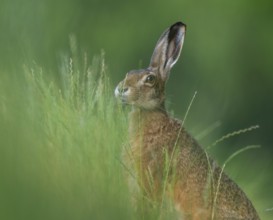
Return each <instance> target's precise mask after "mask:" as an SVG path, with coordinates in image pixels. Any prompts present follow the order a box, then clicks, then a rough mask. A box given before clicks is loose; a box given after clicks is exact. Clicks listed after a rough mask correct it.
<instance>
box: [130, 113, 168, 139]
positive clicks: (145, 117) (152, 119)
mask: <svg viewBox="0 0 273 220" xmlns="http://www.w3.org/2000/svg"><path fill="white" fill-rule="evenodd" d="M168 119H169V116H168V114H167V112H166V111H165V109H158V110H153V111H151V110H145V109H140V108H134V109H132V111H131V112H130V115H129V133H130V136H131V137H134V136H138V135H143V134H145V133H146V132H147V131H148V132H149V131H152V130H155V129H157V127H159V126H161V125H162V124H164V123H166V121H167V120H168Z"/></svg>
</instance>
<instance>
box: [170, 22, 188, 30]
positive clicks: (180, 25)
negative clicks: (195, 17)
mask: <svg viewBox="0 0 273 220" xmlns="http://www.w3.org/2000/svg"><path fill="white" fill-rule="evenodd" d="M182 27H183V28H185V29H186V27H187V25H186V24H184V23H183V22H181V21H178V22H176V23H174V24H173V25H172V26H171V29H173V28H174V29H176V28H182Z"/></svg>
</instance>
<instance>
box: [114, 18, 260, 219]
mask: <svg viewBox="0 0 273 220" xmlns="http://www.w3.org/2000/svg"><path fill="white" fill-rule="evenodd" d="M185 32H186V25H185V24H183V23H182V22H177V23H175V24H173V25H172V26H171V27H169V28H168V29H167V30H166V31H165V32H163V34H162V35H161V37H160V38H159V40H158V42H157V44H156V46H155V49H154V52H153V55H152V58H151V61H150V65H149V67H148V68H146V69H140V70H132V71H130V72H128V73H127V74H126V77H125V79H124V80H123V81H121V82H120V83H119V84H118V86H117V87H116V89H115V96H116V97H117V98H118V99H119V100H121V101H122V102H124V103H125V104H128V105H131V106H132V111H131V112H130V114H129V139H130V140H129V141H130V150H129V151H128V150H127V151H126V152H125V155H126V156H125V157H127V163H129V164H130V165H132V166H133V167H134V168H135V172H136V174H137V175H136V176H137V178H138V184H139V187H140V188H142V189H143V191H144V192H145V195H146V196H147V197H149V198H150V199H152V200H153V201H161V199H162V198H161V197H162V194H163V192H165V191H166V190H167V195H168V196H170V198H171V199H173V202H174V204H175V206H176V207H177V208H178V209H179V210H180V211H181V213H182V217H183V218H182V219H193V220H207V219H215V220H220V219H255V220H256V219H259V216H258V214H257V212H256V211H255V208H254V207H253V205H252V203H251V201H250V200H249V199H248V198H247V196H246V195H245V193H244V192H243V191H242V190H241V189H240V188H239V186H238V185H237V184H236V183H235V182H233V181H232V180H231V179H230V178H229V177H228V176H227V175H226V174H225V173H224V172H223V171H222V169H221V168H220V167H219V166H217V164H216V163H215V162H214V161H213V160H212V159H211V158H210V157H209V156H208V155H207V153H206V151H205V150H204V149H203V148H202V147H201V146H200V145H199V144H198V143H197V141H196V140H195V139H194V138H193V137H192V136H191V135H190V134H189V133H188V132H187V131H186V130H185V128H184V127H183V126H182V123H181V122H180V121H179V120H177V119H174V118H172V117H170V116H169V114H168V112H167V111H166V109H165V105H164V101H165V95H164V93H165V85H166V82H167V79H168V77H169V74H170V70H171V68H172V67H173V65H174V64H175V63H176V62H177V60H178V58H179V56H180V52H181V49H182V46H183V42H184V37H185ZM128 166H129V165H128ZM166 182H167V184H166ZM166 185H168V186H169V187H166Z"/></svg>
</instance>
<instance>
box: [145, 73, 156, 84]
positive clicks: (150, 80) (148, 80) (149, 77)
mask: <svg viewBox="0 0 273 220" xmlns="http://www.w3.org/2000/svg"><path fill="white" fill-rule="evenodd" d="M154 82H155V76H154V75H149V76H147V78H146V80H145V83H150V84H153V83H154Z"/></svg>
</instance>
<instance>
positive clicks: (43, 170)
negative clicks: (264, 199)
mask: <svg viewBox="0 0 273 220" xmlns="http://www.w3.org/2000/svg"><path fill="white" fill-rule="evenodd" d="M71 50H72V55H71V56H70V57H67V56H63V58H62V61H61V65H60V71H59V80H56V79H50V78H49V77H48V75H49V74H48V72H47V71H46V70H44V69H43V68H41V67H39V66H38V65H36V64H33V65H30V66H24V67H23V68H22V69H23V71H22V72H21V73H20V74H15V75H9V73H3V74H1V76H0V79H1V80H0V123H1V124H0V134H1V138H0V219H6V220H13V219H14V220H15V219H16V220H17V219H28V220H31V219H35V220H36V219H39V220H40V219H41V220H42V219H58V220H61V219H66V220H67V219H68V220H69V219H73V220H74V219H81V220H84V219H121V220H122V219H158V218H159V217H160V219H170V218H174V216H175V215H176V214H175V212H174V210H173V208H171V203H170V204H169V201H167V200H166V201H165V200H163V201H162V203H161V204H160V206H159V207H154V208H151V209H150V210H149V209H147V208H146V206H150V205H149V203H150V201H145V199H144V200H143V199H140V200H141V204H140V208H139V209H138V210H135V207H133V205H132V202H131V195H130V192H129V190H128V187H127V183H126V178H125V173H126V172H127V171H126V167H124V165H123V163H122V162H121V151H122V149H123V145H124V143H126V142H127V121H126V120H127V115H126V112H124V110H123V109H122V108H121V107H120V106H119V105H116V102H115V100H114V97H113V86H112V85H111V83H110V81H109V78H108V73H107V68H106V65H105V63H104V55H103V53H102V54H101V56H98V57H94V58H93V59H92V61H91V63H88V60H89V58H88V57H87V55H86V54H84V55H83V57H81V58H79V57H80V56H79V54H78V53H77V48H76V44H75V42H74V39H73V37H72V38H71ZM195 95H196V94H195ZM190 106H191V104H190ZM187 114H188V111H187V113H186V115H187ZM254 128H256V127H253V128H252V127H251V128H250V129H248V130H252V129H254ZM248 130H242V131H239V133H240V132H246V131H248ZM232 135H237V133H236V132H235V133H234V134H233V133H232ZM226 138H227V137H226V136H224V137H223V138H222V139H219V141H216V142H215V143H219V142H220V141H222V140H224V139H226ZM244 150H246V149H242V150H240V151H238V152H235V153H234V154H233V155H231V156H230V157H229V159H228V160H227V161H226V162H225V163H224V167H225V165H226V163H228V162H229V160H230V159H232V158H233V157H234V156H236V155H237V154H238V153H240V152H241V151H244ZM268 212H269V211H268ZM158 213H160V214H158Z"/></svg>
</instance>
